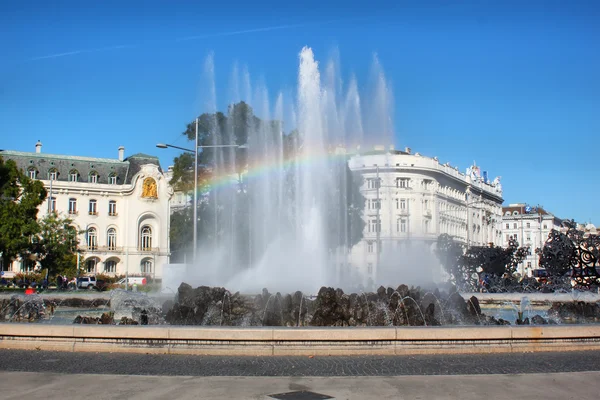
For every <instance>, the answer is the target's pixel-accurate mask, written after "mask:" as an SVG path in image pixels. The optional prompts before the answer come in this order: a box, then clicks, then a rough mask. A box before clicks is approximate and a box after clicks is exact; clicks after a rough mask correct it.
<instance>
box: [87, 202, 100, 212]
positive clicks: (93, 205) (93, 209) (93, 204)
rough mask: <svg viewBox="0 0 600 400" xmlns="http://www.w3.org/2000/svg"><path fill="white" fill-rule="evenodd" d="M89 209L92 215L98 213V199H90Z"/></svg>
mask: <svg viewBox="0 0 600 400" xmlns="http://www.w3.org/2000/svg"><path fill="white" fill-rule="evenodd" d="M88 211H89V214H90V215H96V214H98V211H97V209H96V200H90V207H89V210H88Z"/></svg>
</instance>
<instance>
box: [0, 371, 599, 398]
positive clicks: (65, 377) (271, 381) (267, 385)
mask: <svg viewBox="0 0 600 400" xmlns="http://www.w3.org/2000/svg"><path fill="white" fill-rule="evenodd" d="M507 373H508V371H507ZM598 380H600V372H577V373H554V374H524V375H454V376H448V375H446V376H440V375H436V376H400V377H378V376H375V377H333V378H321V377H302V378H297V377H296V378H293V377H184V376H180V377H162V376H158V377H157V376H131V375H127V376H123V375H69V374H50V373H32V372H2V373H0V398H1V399H24V398H26V399H28V400H34V399H40V400H41V399H61V400H62V399H64V398H68V399H74V398H85V399H89V400H93V399H140V400H147V399H169V398H170V399H203V400H209V399H215V400H216V399H261V400H268V399H273V398H274V397H270V396H271V395H275V394H280V393H288V392H293V391H301V390H305V391H312V392H315V393H318V394H321V395H326V396H331V397H323V396H320V397H312V399H315V400H316V399H325V398H335V399H360V400H364V399H378V400H379V399H390V400H392V399H393V400H401V399H411V400H414V399H423V400H434V399H460V400H481V399H486V400H501V399H502V400H504V399H506V400H514V399H519V400H527V399H532V400H533V399H535V400H538V399H550V400H552V399H557V400H565V399H578V400H584V399H597V398H598V386H597V382H598ZM283 398H286V397H283ZM287 399H289V400H294V399H297V400H300V399H303V400H311V397H308V396H307V395H306V394H305V395H304V397H299V396H296V397H292V396H289V397H287Z"/></svg>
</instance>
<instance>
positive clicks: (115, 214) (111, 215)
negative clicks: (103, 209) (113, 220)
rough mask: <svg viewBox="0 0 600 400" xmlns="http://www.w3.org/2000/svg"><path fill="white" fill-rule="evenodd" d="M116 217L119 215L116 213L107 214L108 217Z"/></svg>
mask: <svg viewBox="0 0 600 400" xmlns="http://www.w3.org/2000/svg"><path fill="white" fill-rule="evenodd" d="M117 215H119V214H117V213H116V212H109V213H108V216H109V217H116V216H117Z"/></svg>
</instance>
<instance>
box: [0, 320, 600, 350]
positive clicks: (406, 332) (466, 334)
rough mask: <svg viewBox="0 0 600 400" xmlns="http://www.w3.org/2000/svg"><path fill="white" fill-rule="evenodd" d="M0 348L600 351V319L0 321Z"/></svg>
mask: <svg viewBox="0 0 600 400" xmlns="http://www.w3.org/2000/svg"><path fill="white" fill-rule="evenodd" d="M0 348H3V349H30V350H59V351H80V352H85V351H90V352H126V353H161V354H197V355H232V356H233V355H248V356H277V355H303V356H310V355H323V356H324V355H359V354H361V355H402V354H434V353H435V354H439V353H501V352H532V351H574V350H600V325H558V326H557V325H544V326H498V327H495V326H494V327H397V328H395V327H390V328H388V327H385V328H219V327H212V328H211V327H183V326H98V325H63V326H61V325H44V324H26V323H24V324H15V323H1V324H0Z"/></svg>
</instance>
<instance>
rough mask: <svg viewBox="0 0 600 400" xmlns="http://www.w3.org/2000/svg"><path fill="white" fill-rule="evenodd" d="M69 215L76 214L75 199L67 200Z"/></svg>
mask: <svg viewBox="0 0 600 400" xmlns="http://www.w3.org/2000/svg"><path fill="white" fill-rule="evenodd" d="M69 214H71V215H73V214H77V199H69Z"/></svg>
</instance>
